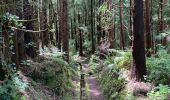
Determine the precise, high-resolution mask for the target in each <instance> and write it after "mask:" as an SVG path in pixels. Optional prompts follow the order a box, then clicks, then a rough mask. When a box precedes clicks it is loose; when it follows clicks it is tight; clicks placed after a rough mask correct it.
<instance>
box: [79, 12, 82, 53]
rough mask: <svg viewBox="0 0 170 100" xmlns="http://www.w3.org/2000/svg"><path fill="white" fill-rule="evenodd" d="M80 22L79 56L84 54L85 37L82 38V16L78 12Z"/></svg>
mask: <svg viewBox="0 0 170 100" xmlns="http://www.w3.org/2000/svg"><path fill="white" fill-rule="evenodd" d="M78 23H79V29H78V30H79V56H83V39H82V32H81V29H80V25H81V17H80V14H78Z"/></svg>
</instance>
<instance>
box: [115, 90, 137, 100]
mask: <svg viewBox="0 0 170 100" xmlns="http://www.w3.org/2000/svg"><path fill="white" fill-rule="evenodd" d="M118 98H119V100H135V96H134V95H133V93H131V92H129V91H128V90H124V91H122V92H121V93H120V95H119V97H118Z"/></svg>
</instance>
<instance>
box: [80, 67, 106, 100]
mask: <svg viewBox="0 0 170 100" xmlns="http://www.w3.org/2000/svg"><path fill="white" fill-rule="evenodd" d="M83 70H84V71H85V73H86V75H87V76H86V79H87V84H88V86H89V91H88V93H89V98H90V100H104V97H103V94H102V92H101V90H100V85H99V83H98V81H97V78H96V76H95V75H88V71H89V66H88V65H84V67H83Z"/></svg>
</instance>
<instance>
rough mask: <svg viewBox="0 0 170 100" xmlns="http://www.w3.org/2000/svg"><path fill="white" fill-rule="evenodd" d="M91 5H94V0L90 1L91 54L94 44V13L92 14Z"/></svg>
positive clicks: (93, 50)
mask: <svg viewBox="0 0 170 100" xmlns="http://www.w3.org/2000/svg"><path fill="white" fill-rule="evenodd" d="M93 3H94V0H91V41H92V44H91V46H92V51H91V52H92V53H94V52H95V44H94V13H93V11H94V10H93V9H94V8H93Z"/></svg>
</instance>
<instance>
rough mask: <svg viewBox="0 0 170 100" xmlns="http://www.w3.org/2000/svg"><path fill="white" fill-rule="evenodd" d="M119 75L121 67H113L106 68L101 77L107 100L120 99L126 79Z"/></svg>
mask: <svg viewBox="0 0 170 100" xmlns="http://www.w3.org/2000/svg"><path fill="white" fill-rule="evenodd" d="M119 75H120V74H119V69H117V68H116V67H113V68H112V69H108V68H107V69H105V71H104V72H103V73H102V74H101V76H100V78H99V80H100V83H101V87H102V90H103V93H104V95H105V97H106V98H107V100H115V99H118V97H119V95H120V94H119V93H120V91H121V90H122V88H123V86H124V84H125V79H124V78H122V77H121V76H119Z"/></svg>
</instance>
